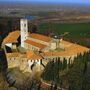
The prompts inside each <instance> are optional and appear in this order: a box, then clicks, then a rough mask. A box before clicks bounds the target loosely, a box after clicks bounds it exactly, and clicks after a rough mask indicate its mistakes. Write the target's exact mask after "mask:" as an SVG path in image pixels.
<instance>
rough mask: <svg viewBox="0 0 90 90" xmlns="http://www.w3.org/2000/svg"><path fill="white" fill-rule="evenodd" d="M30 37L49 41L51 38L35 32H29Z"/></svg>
mask: <svg viewBox="0 0 90 90" xmlns="http://www.w3.org/2000/svg"><path fill="white" fill-rule="evenodd" d="M30 37H31V38H34V39H38V40H41V41H44V42H50V41H51V40H52V39H51V38H50V37H48V36H45V35H41V34H36V33H31V34H30Z"/></svg>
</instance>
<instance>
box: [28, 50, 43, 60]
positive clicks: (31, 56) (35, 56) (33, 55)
mask: <svg viewBox="0 0 90 90" xmlns="http://www.w3.org/2000/svg"><path fill="white" fill-rule="evenodd" d="M27 58H28V59H32V60H37V59H42V57H41V56H40V55H39V54H37V53H35V52H34V51H29V52H27Z"/></svg>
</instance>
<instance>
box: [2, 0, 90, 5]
mask: <svg viewBox="0 0 90 90" xmlns="http://www.w3.org/2000/svg"><path fill="white" fill-rule="evenodd" d="M5 1H6V2H12V1H13V2H14V1H15V2H26V3H28V2H32V3H43V4H44V3H51V4H52V3H57V4H59V3H75V4H90V0H0V2H5Z"/></svg>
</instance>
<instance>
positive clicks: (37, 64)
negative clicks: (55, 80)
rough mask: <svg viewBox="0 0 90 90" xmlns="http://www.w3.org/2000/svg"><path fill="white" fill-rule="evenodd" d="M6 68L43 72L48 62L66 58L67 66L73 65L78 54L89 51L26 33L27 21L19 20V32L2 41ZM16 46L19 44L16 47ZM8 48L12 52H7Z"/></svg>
mask: <svg viewBox="0 0 90 90" xmlns="http://www.w3.org/2000/svg"><path fill="white" fill-rule="evenodd" d="M2 44H3V46H4V49H5V53H6V57H7V61H8V67H9V68H12V67H19V68H20V70H23V71H24V70H27V71H29V72H32V70H33V67H34V69H37V70H38V71H39V70H43V69H44V67H45V65H46V64H47V63H48V62H49V61H50V60H56V59H57V58H60V60H61V61H62V62H63V59H64V58H66V60H67V64H68V63H69V60H70V63H73V60H74V57H77V55H78V54H80V53H81V54H83V53H84V52H88V51H89V49H88V48H86V47H84V46H81V45H78V44H74V43H71V42H68V41H65V40H63V39H62V38H57V36H55V38H52V37H48V36H45V35H41V34H38V33H30V32H28V20H27V19H21V20H20V30H16V31H13V32H11V33H9V34H8V36H7V37H6V38H5V39H4V40H3V43H2ZM18 44H20V45H19V46H18ZM6 47H9V48H10V49H11V50H12V52H9V53H8V52H7V50H6Z"/></svg>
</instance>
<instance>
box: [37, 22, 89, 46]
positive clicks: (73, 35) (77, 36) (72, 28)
mask: <svg viewBox="0 0 90 90" xmlns="http://www.w3.org/2000/svg"><path fill="white" fill-rule="evenodd" d="M38 28H39V33H44V34H45V33H47V32H53V33H54V34H55V35H64V36H63V38H64V39H66V40H69V41H72V42H76V43H79V44H81V45H84V46H87V47H90V43H89V42H90V23H62V24H61V23H42V24H40V25H39V27H38Z"/></svg>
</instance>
